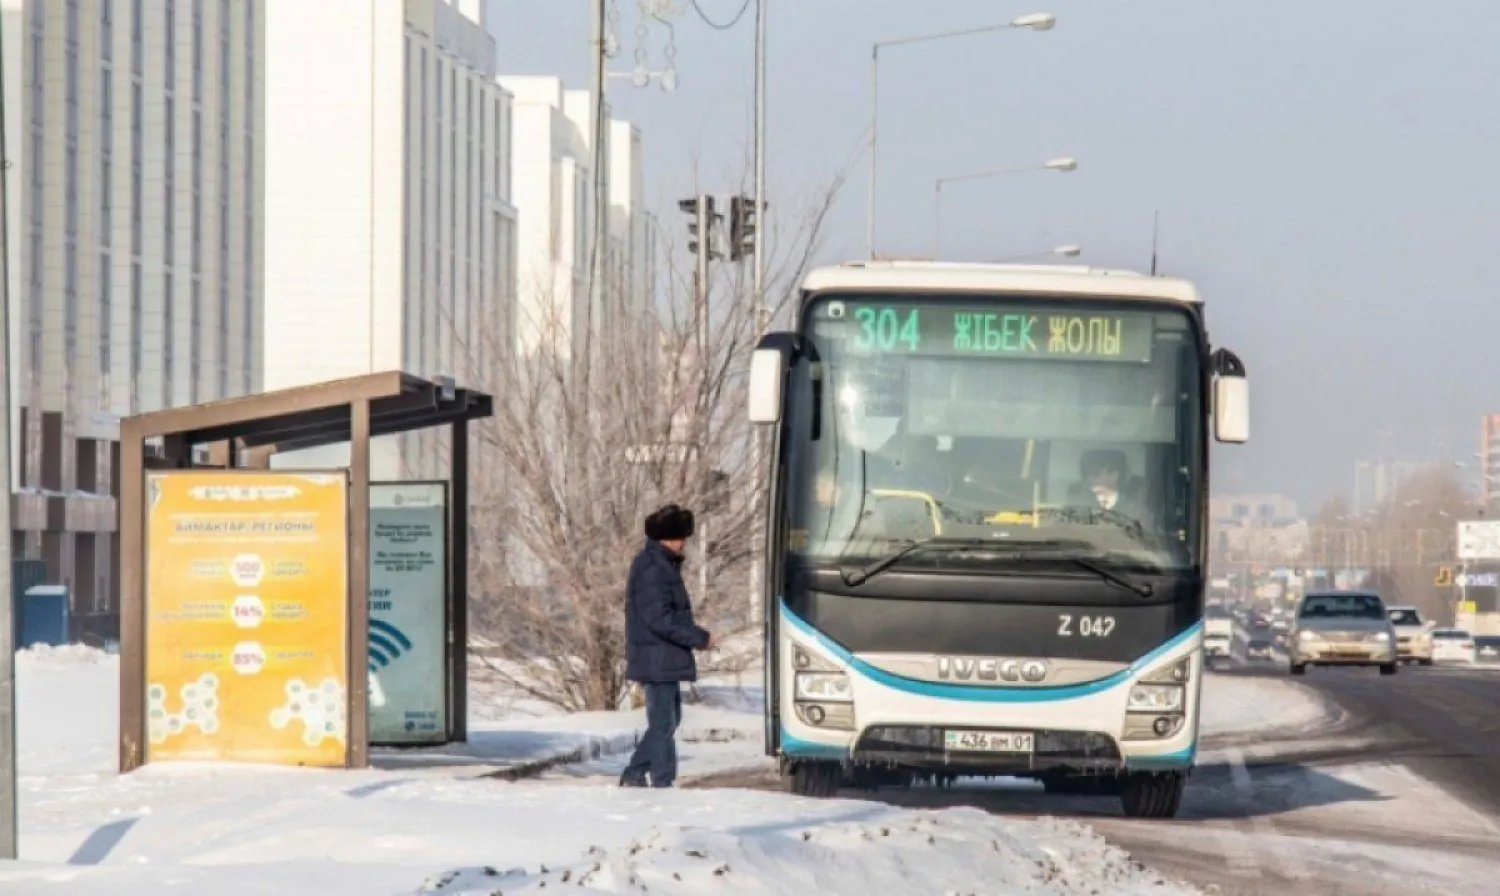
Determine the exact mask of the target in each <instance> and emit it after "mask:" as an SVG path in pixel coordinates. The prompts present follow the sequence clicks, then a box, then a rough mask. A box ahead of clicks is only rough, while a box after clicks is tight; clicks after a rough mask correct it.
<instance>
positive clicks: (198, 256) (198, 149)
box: [191, 107, 203, 272]
mask: <svg viewBox="0 0 1500 896" xmlns="http://www.w3.org/2000/svg"><path fill="white" fill-rule="evenodd" d="M202 218H203V110H202V109H200V108H197V107H194V109H193V257H192V259H191V263H192V265H193V270H194V271H195V272H196V271H197V270H198V269H199V268H200V267H201V266H202V264H203V220H202Z"/></svg>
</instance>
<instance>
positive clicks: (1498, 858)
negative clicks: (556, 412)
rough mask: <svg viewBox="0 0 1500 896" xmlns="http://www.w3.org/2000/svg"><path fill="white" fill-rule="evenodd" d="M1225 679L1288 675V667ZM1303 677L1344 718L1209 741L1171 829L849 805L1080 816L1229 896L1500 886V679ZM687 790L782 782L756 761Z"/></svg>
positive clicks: (1027, 807) (982, 790) (1010, 795)
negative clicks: (1300, 728) (1312, 727)
mask: <svg viewBox="0 0 1500 896" xmlns="http://www.w3.org/2000/svg"><path fill="white" fill-rule="evenodd" d="M1219 674H1230V675H1252V676H1271V675H1274V676H1280V677H1286V673H1285V672H1284V671H1283V668H1282V667H1280V666H1279V664H1254V665H1243V664H1239V665H1237V666H1236V667H1235V668H1232V669H1230V670H1227V671H1225V672H1223V673H1219ZM1297 683H1298V684H1303V685H1306V686H1308V687H1310V688H1313V689H1314V690H1315V691H1317V692H1318V693H1319V694H1321V695H1323V696H1324V697H1326V698H1327V699H1329V700H1331V701H1333V702H1334V703H1335V704H1336V705H1337V706H1338V707H1340V708H1341V709H1342V710H1343V712H1342V714H1341V715H1340V716H1339V717H1338V718H1337V719H1336V720H1334V721H1330V723H1329V724H1328V725H1326V726H1325V727H1324V728H1323V729H1322V730H1318V731H1311V732H1309V731H1298V730H1291V729H1275V728H1274V727H1270V728H1267V729H1266V730H1263V731H1258V732H1255V733H1253V734H1239V735H1224V736H1218V737H1213V736H1210V737H1209V738H1207V739H1206V741H1205V744H1204V751H1203V754H1202V756H1201V757H1200V765H1199V767H1198V768H1197V769H1196V770H1195V772H1194V775H1193V778H1192V780H1191V783H1190V785H1189V787H1188V791H1187V794H1186V795H1185V797H1184V800H1183V806H1182V809H1181V812H1180V813H1179V816H1178V818H1176V819H1174V820H1172V821H1169V822H1161V821H1155V822H1145V821H1135V820H1130V819H1125V818H1123V817H1121V815H1120V812H1119V808H1118V804H1117V801H1116V800H1113V799H1098V798H1090V797H1060V796H1051V795H1046V794H1043V793H1041V792H1040V790H1039V789H1037V788H1035V787H1034V786H1033V785H1030V784H1024V783H1019V782H1012V783H1009V784H990V783H987V782H968V781H961V782H959V785H958V786H956V787H954V788H953V789H950V790H936V789H926V788H918V789H912V790H882V791H877V792H873V793H860V792H850V793H848V794H846V796H848V797H853V798H860V797H865V798H871V799H880V800H884V801H887V802H890V803H893V804H898V805H904V806H912V807H930V808H939V807H951V806H973V807H977V808H982V809H985V810H987V811H990V812H995V813H1000V814H1006V815H1015V816H1036V815H1060V816H1064V817H1070V818H1075V819H1077V820H1079V821H1083V822H1086V823H1088V824H1090V825H1092V826H1093V827H1094V828H1095V829H1096V830H1097V831H1098V832H1099V833H1100V834H1101V835H1102V836H1104V837H1105V838H1106V839H1108V840H1110V841H1111V842H1113V843H1115V844H1116V845H1118V846H1120V847H1122V848H1123V849H1126V850H1127V851H1129V852H1130V853H1131V855H1132V856H1133V857H1134V858H1135V859H1136V860H1137V861H1140V862H1142V863H1143V864H1145V865H1148V866H1151V867H1154V868H1157V869H1159V870H1161V871H1163V872H1165V873H1167V874H1169V875H1171V876H1174V877H1178V878H1180V879H1183V880H1186V881H1188V882H1190V883H1193V884H1196V885H1197V886H1199V887H1202V888H1204V889H1205V890H1206V891H1207V892H1211V893H1218V894H1225V896H1228V894H1246V896H1251V894H1262V893H1275V894H1277V896H1303V894H1306V896H1356V894H1357V896H1366V894H1369V896H1386V894H1408V893H1414V892H1416V893H1420V892H1432V893H1444V894H1464V893H1474V894H1476V896H1477V894H1486V893H1494V892H1496V885H1495V883H1494V882H1495V880H1497V879H1500V673H1494V672H1477V671H1470V670H1449V669H1438V668H1434V669H1418V668H1416V667H1410V668H1403V669H1402V671H1401V672H1400V673H1399V674H1398V675H1396V676H1395V677H1394V678H1392V677H1384V678H1382V677H1381V676H1379V675H1377V674H1376V673H1375V671H1374V670H1321V669H1315V670H1310V671H1309V673H1308V675H1307V676H1306V678H1304V679H1298V680H1297ZM685 783H686V782H685ZM687 786H698V787H748V788H755V789H774V788H776V787H778V782H777V779H776V777H775V775H774V772H773V771H772V770H771V769H769V768H768V767H765V766H762V767H759V768H755V769H742V770H737V771H730V772H724V773H720V774H716V775H709V776H706V777H704V778H701V779H699V780H698V781H696V782H692V783H687ZM1438 788H1441V791H1440V790H1439V789H1438ZM1444 791H1445V792H1444ZM1450 796H1452V797H1457V798H1458V800H1459V801H1461V802H1455V801H1454V800H1453V799H1450V798H1449V797H1450Z"/></svg>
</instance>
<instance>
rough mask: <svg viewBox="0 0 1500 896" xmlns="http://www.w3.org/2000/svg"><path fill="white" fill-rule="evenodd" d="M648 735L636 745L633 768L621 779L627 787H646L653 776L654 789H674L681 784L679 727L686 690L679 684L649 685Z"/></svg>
mask: <svg viewBox="0 0 1500 896" xmlns="http://www.w3.org/2000/svg"><path fill="white" fill-rule="evenodd" d="M641 688H642V690H644V691H645V692H646V733H645V735H644V736H642V737H641V740H640V743H638V744H636V745H635V753H633V754H631V757H630V764H629V765H627V766H626V767H625V771H624V773H623V774H621V775H620V781H621V782H622V783H625V784H643V783H645V781H646V773H647V772H648V771H649V772H650V773H651V786H652V787H671V786H672V782H673V781H675V780H677V741H676V740H675V737H676V735H677V726H678V725H680V724H681V723H682V686H681V685H679V684H678V683H677V682H675V681H663V682H645V683H643V684H642V685H641Z"/></svg>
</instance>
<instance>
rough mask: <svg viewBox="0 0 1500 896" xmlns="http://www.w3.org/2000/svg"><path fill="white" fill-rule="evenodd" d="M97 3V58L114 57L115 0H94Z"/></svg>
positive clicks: (108, 58) (105, 59)
mask: <svg viewBox="0 0 1500 896" xmlns="http://www.w3.org/2000/svg"><path fill="white" fill-rule="evenodd" d="M94 2H96V3H98V4H99V58H101V59H103V60H104V61H105V62H109V61H110V60H112V59H114V58H115V0H94Z"/></svg>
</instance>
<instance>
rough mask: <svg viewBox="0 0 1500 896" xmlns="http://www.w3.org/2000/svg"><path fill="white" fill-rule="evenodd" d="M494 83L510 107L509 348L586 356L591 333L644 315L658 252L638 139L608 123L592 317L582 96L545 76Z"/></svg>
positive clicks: (621, 124)
mask: <svg viewBox="0 0 1500 896" xmlns="http://www.w3.org/2000/svg"><path fill="white" fill-rule="evenodd" d="M500 83H501V85H502V86H504V87H505V88H506V89H507V90H509V91H511V93H513V94H514V95H515V101H516V106H515V131H514V145H513V147H512V153H513V155H512V165H513V168H512V171H513V175H514V182H515V184H516V192H515V202H516V207H517V209H518V210H519V214H520V220H521V227H520V235H519V238H518V239H517V253H518V254H517V265H518V267H517V293H518V301H517V306H516V319H515V320H516V346H517V348H518V349H519V350H520V351H522V352H532V351H536V350H537V349H539V348H542V347H548V346H550V347H554V348H558V349H562V348H567V349H568V350H570V351H575V352H582V351H588V350H590V349H589V347H588V346H587V345H586V339H587V335H588V333H589V332H590V331H591V330H592V332H595V333H599V332H616V331H617V327H618V326H619V325H620V323H621V322H622V321H625V320H631V319H633V318H632V315H637V316H638V315H639V313H640V312H641V311H643V310H645V309H646V308H647V307H649V301H650V292H651V289H652V284H653V283H654V277H655V272H654V269H653V259H654V258H655V254H656V248H655V245H654V239H653V238H654V233H655V228H654V226H653V224H652V220H651V216H650V215H649V213H647V212H646V210H645V208H644V197H643V195H642V194H643V192H644V190H643V178H642V173H641V171H642V164H641V159H642V156H641V135H640V132H639V130H638V129H636V127H635V126H634V125H632V124H630V123H629V122H625V121H614V120H609V127H608V129H607V130H606V131H605V134H604V135H603V136H604V139H605V141H606V145H605V148H604V158H605V163H606V172H605V181H606V185H607V187H606V192H607V199H608V204H609V205H608V208H607V209H605V215H606V216H607V225H606V233H607V236H608V245H606V246H605V249H604V257H603V265H602V270H603V272H604V273H603V289H602V290H601V299H602V302H601V307H598V308H592V309H591V308H590V305H589V280H588V277H589V265H590V263H591V257H590V253H591V252H592V245H591V242H592V235H591V234H590V232H589V222H590V221H591V220H592V211H591V208H590V197H591V196H592V193H593V174H592V167H593V139H594V137H593V134H592V130H593V129H592V128H591V127H590V120H589V106H590V95H589V93H588V91H585V90H567V89H565V88H564V86H563V83H562V81H561V80H559V79H558V78H553V77H544V76H516V77H511V76H507V77H502V78H501V79H500ZM606 119H607V116H606ZM607 120H608V119H607Z"/></svg>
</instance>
